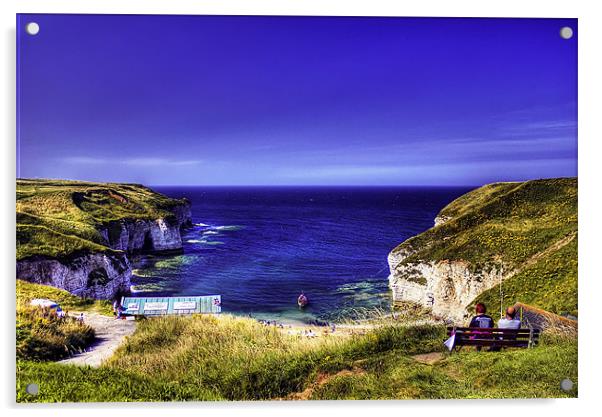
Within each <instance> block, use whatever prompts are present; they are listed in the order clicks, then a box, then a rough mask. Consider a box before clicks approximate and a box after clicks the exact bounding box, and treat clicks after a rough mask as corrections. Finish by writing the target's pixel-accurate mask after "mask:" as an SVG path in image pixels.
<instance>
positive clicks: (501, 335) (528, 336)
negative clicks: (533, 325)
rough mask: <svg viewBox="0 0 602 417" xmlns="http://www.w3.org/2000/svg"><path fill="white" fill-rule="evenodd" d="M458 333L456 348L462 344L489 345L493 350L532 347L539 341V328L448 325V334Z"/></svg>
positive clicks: (455, 342) (459, 347)
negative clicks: (489, 327)
mask: <svg viewBox="0 0 602 417" xmlns="http://www.w3.org/2000/svg"><path fill="white" fill-rule="evenodd" d="M454 333H455V335H456V338H455V340H454V349H455V348H458V349H457V350H460V349H461V348H462V346H480V347H483V346H488V347H490V348H492V350H499V349H500V348H503V347H516V348H531V347H533V346H535V345H537V342H538V341H539V330H538V329H526V328H525V329H497V328H491V329H487V328H479V327H448V328H447V335H448V336H450V337H451V335H452V334H454Z"/></svg>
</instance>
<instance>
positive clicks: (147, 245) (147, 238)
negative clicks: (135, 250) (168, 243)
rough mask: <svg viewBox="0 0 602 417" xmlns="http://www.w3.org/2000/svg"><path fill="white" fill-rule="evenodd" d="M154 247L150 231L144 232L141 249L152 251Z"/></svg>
mask: <svg viewBox="0 0 602 417" xmlns="http://www.w3.org/2000/svg"><path fill="white" fill-rule="evenodd" d="M154 249H155V246H154V245H153V238H152V237H151V234H150V232H146V233H145V235H144V243H143V244H142V250H143V251H144V252H147V251H152V250H154Z"/></svg>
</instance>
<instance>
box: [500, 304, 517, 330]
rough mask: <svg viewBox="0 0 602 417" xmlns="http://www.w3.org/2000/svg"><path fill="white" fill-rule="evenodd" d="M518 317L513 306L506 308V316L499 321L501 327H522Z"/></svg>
mask: <svg viewBox="0 0 602 417" xmlns="http://www.w3.org/2000/svg"><path fill="white" fill-rule="evenodd" d="M515 317H516V309H515V308H514V307H512V306H510V307H508V308H507V309H506V317H504V318H503V319H500V321H498V322H497V327H498V328H500V329H520V320H519V319H517V318H515Z"/></svg>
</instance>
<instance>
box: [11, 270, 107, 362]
mask: <svg viewBox="0 0 602 417" xmlns="http://www.w3.org/2000/svg"><path fill="white" fill-rule="evenodd" d="M16 294H17V317H16V319H17V322H16V329H17V359H19V360H33V361H50V360H58V359H62V358H66V357H68V356H70V355H71V354H72V353H74V352H78V351H81V350H82V349H84V348H86V347H87V346H89V345H90V344H91V343H92V342H93V341H94V337H95V332H94V329H92V328H91V327H90V326H87V325H85V324H82V323H80V322H79V321H77V320H76V318H75V317H73V316H71V317H70V316H67V317H58V316H57V314H56V312H54V311H51V310H48V309H44V308H40V307H34V306H30V301H31V300H33V299H34V298H45V299H49V300H52V301H54V302H56V303H58V304H59V305H60V306H61V308H62V309H63V311H64V312H65V313H67V314H68V312H69V311H71V310H77V311H96V312H99V313H103V314H111V306H110V303H109V302H108V301H100V300H92V299H85V298H80V297H76V296H74V295H72V294H70V293H68V292H67V291H63V290H59V289H57V288H54V287H49V286H46V285H38V284H31V283H28V282H24V281H21V280H17V286H16Z"/></svg>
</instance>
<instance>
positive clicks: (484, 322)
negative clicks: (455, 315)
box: [468, 303, 493, 329]
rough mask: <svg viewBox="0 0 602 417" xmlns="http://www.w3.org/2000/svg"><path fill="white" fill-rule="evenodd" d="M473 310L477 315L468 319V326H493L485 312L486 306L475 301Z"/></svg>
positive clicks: (491, 320) (487, 327) (488, 327)
mask: <svg viewBox="0 0 602 417" xmlns="http://www.w3.org/2000/svg"><path fill="white" fill-rule="evenodd" d="M475 310H476V312H477V315H476V316H474V317H473V318H472V320H470V324H469V326H468V327H480V328H481V329H483V328H486V329H490V328H492V327H493V319H492V318H491V317H490V316H488V315H487V314H485V313H486V312H487V308H486V307H485V304H483V303H477V305H476V306H475Z"/></svg>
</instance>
